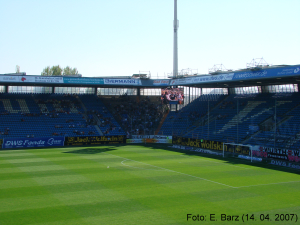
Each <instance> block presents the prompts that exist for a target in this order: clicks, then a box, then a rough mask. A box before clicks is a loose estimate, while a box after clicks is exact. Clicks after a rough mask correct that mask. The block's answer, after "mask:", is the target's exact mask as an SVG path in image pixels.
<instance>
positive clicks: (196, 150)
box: [171, 145, 223, 156]
mask: <svg viewBox="0 0 300 225" xmlns="http://www.w3.org/2000/svg"><path fill="white" fill-rule="evenodd" d="M171 148H177V149H182V150H189V151H192V152H200V153H205V154H210V155H220V156H221V155H223V154H222V153H219V152H214V151H211V150H206V149H202V148H196V149H193V148H192V147H187V146H181V145H173V146H171Z"/></svg>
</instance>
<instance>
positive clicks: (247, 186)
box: [235, 180, 300, 188]
mask: <svg viewBox="0 0 300 225" xmlns="http://www.w3.org/2000/svg"><path fill="white" fill-rule="evenodd" d="M296 182H300V180H296V181H288V182H278V183H270V184H255V185H248V186H240V187H235V188H244V187H255V186H264V185H272V184H288V183H296Z"/></svg>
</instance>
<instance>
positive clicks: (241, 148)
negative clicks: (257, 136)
mask: <svg viewBox="0 0 300 225" xmlns="http://www.w3.org/2000/svg"><path fill="white" fill-rule="evenodd" d="M225 156H226V157H238V158H242V159H248V160H251V162H253V160H255V161H261V159H260V160H258V158H256V157H253V154H252V146H251V145H243V144H236V143H223V157H225Z"/></svg>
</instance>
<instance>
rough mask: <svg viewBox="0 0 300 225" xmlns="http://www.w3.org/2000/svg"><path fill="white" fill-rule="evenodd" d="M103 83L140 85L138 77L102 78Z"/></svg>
mask: <svg viewBox="0 0 300 225" xmlns="http://www.w3.org/2000/svg"><path fill="white" fill-rule="evenodd" d="M104 84H110V85H141V80H140V79H104Z"/></svg>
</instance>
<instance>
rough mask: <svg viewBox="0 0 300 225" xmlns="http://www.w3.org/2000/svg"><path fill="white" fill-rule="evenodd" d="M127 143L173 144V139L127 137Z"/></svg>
mask: <svg viewBox="0 0 300 225" xmlns="http://www.w3.org/2000/svg"><path fill="white" fill-rule="evenodd" d="M126 143H156V144H172V140H171V139H155V138H143V139H127V140H126Z"/></svg>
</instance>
